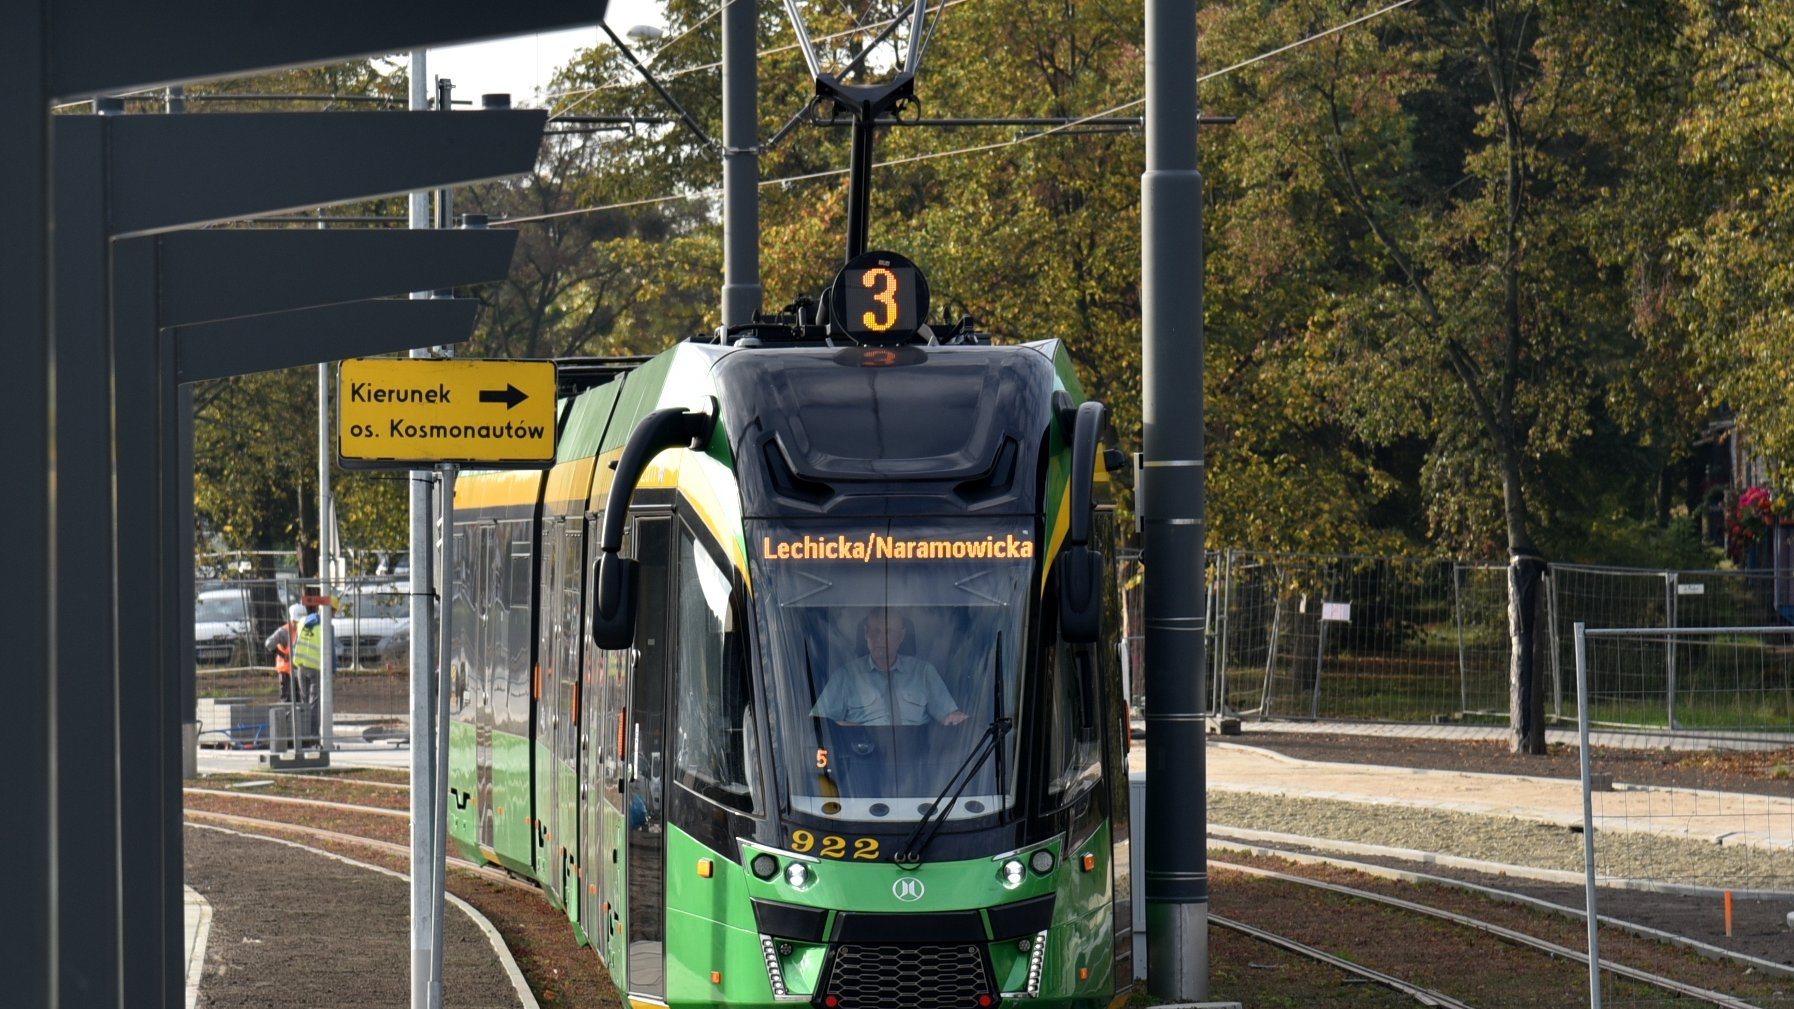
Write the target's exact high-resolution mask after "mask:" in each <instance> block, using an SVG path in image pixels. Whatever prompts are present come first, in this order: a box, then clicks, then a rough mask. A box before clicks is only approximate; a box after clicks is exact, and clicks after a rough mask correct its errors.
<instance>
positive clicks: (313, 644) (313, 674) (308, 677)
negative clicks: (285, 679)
mask: <svg viewBox="0 0 1794 1009" xmlns="http://www.w3.org/2000/svg"><path fill="white" fill-rule="evenodd" d="M323 668H324V621H323V619H322V618H321V617H319V616H318V615H317V614H316V613H311V614H307V615H306V616H305V618H304V619H303V620H301V621H299V636H298V637H297V638H295V639H294V641H293V683H294V688H295V689H296V690H297V694H296V696H297V698H298V700H299V703H301V704H305V705H308V706H310V707H311V709H312V711H313V717H316V712H317V706H318V680H319V677H320V671H321V670H322V669H323Z"/></svg>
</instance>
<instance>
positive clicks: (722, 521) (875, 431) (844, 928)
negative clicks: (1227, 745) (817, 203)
mask: <svg viewBox="0 0 1794 1009" xmlns="http://www.w3.org/2000/svg"><path fill="white" fill-rule="evenodd" d="M894 260H901V257H893V256H892V255H891V254H888V253H867V254H865V256H862V257H860V258H859V259H856V260H855V261H854V262H853V263H850V264H849V266H848V268H847V269H845V270H843V273H842V276H841V277H840V278H837V282H836V289H837V290H839V289H840V288H841V287H842V285H843V283H844V282H845V278H847V277H849V276H852V275H855V274H854V271H855V269H856V266H855V264H856V263H857V264H859V267H858V268H859V270H860V275H864V274H866V273H868V272H872V271H876V270H879V269H885V270H887V272H891V271H893V270H895V271H897V272H895V273H894V274H893V276H896V277H899V278H901V279H902V280H903V281H904V282H905V285H906V286H907V285H909V284H912V283H916V282H919V272H916V271H914V268H913V266H908V264H907V261H903V263H902V266H895V267H894V266H892V265H891V264H892V263H893V261H894ZM868 263H870V264H872V265H871V266H868V265H867V264H868ZM879 264H883V265H879ZM904 269H907V270H908V271H910V272H903V270H904ZM862 279H863V276H862ZM882 282H883V275H879V274H874V275H873V277H872V279H871V280H870V281H867V282H866V283H865V285H864V286H865V287H866V288H867V289H868V290H869V291H870V297H871V299H872V309H871V310H870V311H866V312H860V313H859V314H858V315H857V316H854V317H856V318H863V319H865V320H866V321H867V322H868V323H872V322H877V321H879V320H880V318H881V317H880V315H879V311H878V309H879V306H878V304H877V303H878V302H879V301H881V300H882V297H881V293H888V292H881V291H880V289H879V285H880V284H881V283H882ZM893 283H895V282H893ZM924 298H925V294H924ZM862 300H864V299H862ZM857 307H858V306H857V305H855V304H845V305H842V306H839V307H838V308H837V317H840V316H841V314H842V313H843V311H845V313H846V314H849V315H852V314H853V312H854V310H855V309H856V308H857ZM915 308H916V306H915V305H913V304H912V303H910V302H908V301H906V302H904V310H905V311H906V312H913V311H914V310H915ZM892 311H893V312H894V311H895V309H892ZM924 314H925V310H924ZM885 319H886V321H889V320H890V317H889V316H888V315H887V316H885ZM802 322H803V320H801V319H800V320H799V324H797V325H793V326H791V327H788V328H787V329H781V330H778V331H777V332H773V331H772V329H770V328H769V327H766V326H757V327H749V330H750V333H749V335H741V334H736V335H735V336H733V337H731V336H729V335H724V336H721V337H718V338H716V339H715V340H713V341H710V342H697V341H693V342H685V343H681V344H678V345H677V346H675V347H673V348H672V349H670V350H668V351H666V352H665V353H662V354H660V355H659V356H657V357H654V358H652V359H650V360H648V361H646V362H645V363H640V364H639V365H636V366H633V367H631V368H629V369H627V370H622V369H612V370H606V369H604V368H587V369H585V370H583V371H582V369H580V368H579V367H577V366H576V365H574V364H573V363H572V362H569V363H568V364H567V365H565V366H563V370H562V374H563V390H564V391H566V392H567V394H566V395H564V396H563V397H562V400H561V402H560V406H559V421H558V423H559V425H560V434H559V442H558V451H557V457H556V462H555V464H554V466H553V468H552V469H550V470H548V471H547V472H545V473H543V472H517V471H509V472H485V473H470V474H467V475H464V476H463V477H462V478H461V479H460V480H459V482H458V484H457V488H456V495H455V512H454V536H455V553H454V556H455V558H456V566H455V571H454V579H453V586H454V588H453V592H452V605H453V607H454V610H453V621H454V626H453V643H452V654H451V656H450V679H449V685H448V692H449V698H448V704H449V710H450V718H451V723H450V725H449V739H450V747H451V749H450V762H449V793H450V795H449V800H448V817H449V831H450V836H451V847H452V848H453V850H454V851H455V853H457V854H459V855H462V856H465V857H468V858H472V859H476V860H484V861H486V862H490V863H496V864H498V865H501V866H504V867H506V868H508V869H510V870H512V871H513V872H515V873H519V874H522V875H526V876H528V877H530V878H532V879H534V880H536V881H537V882H539V883H540V885H541V887H542V889H543V891H544V893H545V894H546V896H547V898H548V899H549V900H550V901H552V902H553V903H554V904H555V905H556V906H557V907H559V908H562V909H564V910H565V911H566V913H567V916H568V918H569V919H570V921H571V923H572V926H573V928H574V929H575V930H576V931H577V934H578V936H579V937H580V939H581V940H582V941H583V942H585V943H588V944H590V945H591V946H592V947H593V949H594V950H595V951H596V952H597V954H598V955H599V956H600V957H602V958H603V960H604V962H605V964H606V965H607V967H608V969H609V970H610V972H611V973H612V975H613V976H614V977H615V979H616V983H617V986H618V989H619V990H620V991H622V992H624V993H626V995H627V997H628V998H629V1000H630V1002H631V1003H632V1004H634V1005H635V1006H660V1005H672V1006H695V1005H704V1004H729V1005H742V1006H761V1007H767V1009H774V1007H777V1006H780V1005H781V1004H788V1003H794V1002H808V1003H810V1004H811V1005H813V1006H816V1007H818V1009H872V1007H880V1009H990V1007H993V1006H997V1005H1013V1006H1036V1005H1038V1006H1042V1007H1058V1006H1073V1007H1104V1006H1108V1005H1111V1004H1112V1003H1113V1002H1115V1001H1116V1000H1117V995H1118V992H1120V991H1122V990H1123V989H1125V988H1127V987H1129V986H1130V985H1131V984H1132V980H1133V973H1132V969H1131V963H1130V958H1131V945H1132V940H1131V935H1130V931H1131V930H1130V910H1129V900H1128V894H1129V860H1128V849H1127V843H1126V842H1127V837H1128V831H1127V774H1126V759H1125V750H1126V747H1127V745H1128V744H1127V738H1128V736H1127V721H1126V707H1125V703H1124V697H1123V694H1122V689H1121V685H1120V678H1119V675H1118V671H1117V668H1116V662H1117V656H1118V649H1117V647H1116V645H1117V643H1118V638H1117V633H1118V623H1119V621H1118V619H1117V616H1116V613H1117V605H1118V603H1117V595H1116V592H1115V587H1114V585H1113V580H1112V578H1111V576H1110V575H1109V573H1108V569H1107V566H1106V565H1105V563H1104V562H1103V557H1104V556H1105V555H1107V556H1110V557H1112V556H1113V553H1112V552H1111V551H1109V550H1108V549H1106V544H1105V541H1106V540H1108V539H1109V538H1111V537H1112V536H1113V534H1114V528H1113V517H1112V512H1111V511H1110V510H1109V508H1108V506H1107V505H1106V504H1105V503H1104V502H1105V501H1106V499H1107V482H1108V476H1107V474H1108V472H1109V470H1110V469H1111V468H1112V467H1113V466H1114V465H1116V463H1117V461H1118V453H1115V452H1114V451H1113V450H1112V449H1109V450H1103V449H1101V448H1099V441H1098V438H1099V435H1100V434H1101V431H1100V428H1101V427H1102V426H1103V424H1104V419H1103V410H1102V407H1101V406H1100V405H1098V404H1096V403H1086V402H1084V401H1083V395H1082V391H1081V388H1080V385H1079V383H1078V380H1077V378H1076V376H1075V374H1074V372H1073V369H1072V366H1071V363H1070V359H1069V358H1068V356H1067V354H1066V352H1065V350H1064V348H1063V347H1062V346H1060V345H1059V344H1058V343H1057V342H1055V341H1046V342H1038V343H1029V344H1025V345H1019V346H991V345H989V344H988V342H987V341H985V340H983V339H982V338H980V337H977V336H975V335H971V334H966V333H957V334H953V335H951V337H950V338H947V339H941V338H939V337H937V336H936V335H935V334H933V333H930V332H929V331H927V330H926V328H925V327H918V328H917V329H914V330H912V331H910V332H909V339H908V340H907V341H903V340H899V341H896V342H892V341H882V342H878V343H876V344H874V343H872V342H868V343H856V342H853V341H851V340H835V341H830V340H827V339H811V338H809V337H811V336H814V335H815V334H816V333H817V332H818V328H817V327H816V326H815V325H809V326H805V325H803V324H802ZM967 323H968V324H969V320H968V321H967ZM850 329H851V327H850ZM781 333H782V334H784V335H785V336H787V337H789V338H779V337H780V334H781ZM850 335H851V334H850ZM858 335H862V336H864V335H879V334H864V333H862V334H858ZM885 335H888V334H885ZM831 342H834V343H839V344H840V345H839V346H832V345H830V343H831ZM582 374H584V375H585V378H583V379H581V378H580V375H582ZM568 376H572V378H571V379H569V378H568ZM570 385H571V386H572V388H571V389H569V386H570Z"/></svg>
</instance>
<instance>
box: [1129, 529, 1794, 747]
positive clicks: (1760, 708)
mask: <svg viewBox="0 0 1794 1009" xmlns="http://www.w3.org/2000/svg"><path fill="white" fill-rule="evenodd" d="M1141 563H1142V562H1141V560H1140V558H1139V557H1137V556H1123V557H1122V558H1121V559H1120V562H1119V566H1118V575H1119V578H1120V580H1121V583H1122V585H1123V587H1124V594H1123V595H1124V605H1123V619H1122V624H1123V632H1124V640H1125V645H1126V647H1125V649H1124V651H1125V656H1126V668H1127V669H1128V670H1129V672H1130V674H1131V681H1132V687H1133V690H1134V692H1135V695H1136V697H1137V696H1139V695H1140V694H1141V693H1143V692H1144V691H1146V690H1150V684H1149V683H1146V682H1145V680H1146V676H1145V674H1144V663H1143V658H1144V634H1143V630H1142V623H1143V621H1142V618H1143V612H1144V611H1143V603H1144V593H1143V589H1142V586H1141V582H1142V578H1141V577H1140V574H1141ZM1207 585H1208V589H1207V591H1208V614H1209V620H1208V663H1209V666H1208V673H1209V685H1210V691H1211V693H1210V698H1209V703H1210V710H1211V711H1215V712H1218V713H1223V714H1227V715H1233V716H1238V717H1245V718H1266V719H1270V718H1286V719H1345V720H1368V721H1392V722H1447V721H1450V722H1487V723H1493V724H1501V723H1505V722H1506V721H1507V717H1508V676H1509V673H1508V669H1509V664H1510V656H1511V650H1512V649H1511V645H1510V638H1509V631H1508V568H1507V565H1505V564H1501V563H1489V562H1472V561H1458V560H1449V559H1439V558H1411V557H1367V556H1350V555H1336V556H1318V555H1304V554H1274V553H1264V552H1259V551H1245V550H1227V551H1216V552H1214V553H1211V554H1210V555H1209V558H1208V580H1207ZM1543 588H1544V591H1543V593H1542V599H1543V603H1542V605H1541V609H1540V611H1539V614H1538V633H1539V634H1540V635H1541V637H1542V644H1541V646H1540V650H1539V654H1540V658H1541V662H1542V664H1543V667H1544V668H1543V669H1542V671H1541V672H1542V676H1543V678H1544V688H1545V691H1546V693H1545V707H1546V713H1547V717H1548V718H1551V719H1553V720H1557V721H1562V722H1566V723H1567V722H1570V721H1572V720H1574V719H1575V718H1576V716H1577V710H1576V701H1575V696H1574V689H1575V687H1574V675H1573V669H1574V661H1575V657H1574V652H1573V649H1574V641H1573V634H1572V627H1573V626H1574V625H1575V624H1577V623H1583V624H1586V625H1587V626H1589V627H1631V628H1638V627H1649V628H1657V629H1660V630H1667V629H1675V628H1710V627H1721V626H1756V625H1769V626H1774V625H1779V624H1781V623H1782V622H1783V618H1782V615H1781V612H1780V609H1779V607H1778V605H1777V603H1778V599H1777V597H1776V588H1777V585H1776V580H1775V575H1774V573H1773V572H1769V571H1728V570H1713V571H1668V570H1644V569H1637V568H1613V567H1594V566H1586V565H1574V564H1554V565H1552V566H1551V567H1550V568H1549V569H1548V571H1547V573H1546V575H1545V581H1544V586H1543ZM1790 686H1791V684H1790V671H1789V668H1788V666H1787V664H1786V662H1785V661H1784V662H1782V663H1780V664H1776V663H1768V662H1766V663H1764V664H1762V665H1760V666H1743V665H1737V664H1728V663H1726V662H1719V661H1715V653H1714V651H1713V649H1711V648H1702V647H1697V646H1693V645H1691V644H1690V643H1689V642H1687V641H1684V640H1683V639H1682V638H1681V637H1679V636H1677V635H1666V636H1664V638H1663V640H1662V641H1661V642H1659V643H1657V644H1656V645H1654V646H1652V647H1651V648H1638V649H1634V650H1632V651H1631V652H1630V653H1629V654H1628V656H1627V657H1626V660H1625V664H1624V665H1621V666H1616V667H1615V668H1613V669H1611V670H1609V671H1607V672H1606V673H1605V674H1604V676H1603V677H1602V678H1601V680H1600V682H1598V683H1597V684H1596V685H1595V689H1594V693H1593V694H1592V695H1591V699H1590V703H1591V705H1592V706H1593V708H1592V712H1591V713H1592V715H1593V717H1594V718H1595V719H1596V721H1597V723H1600V724H1604V725H1608V726H1612V727H1616V728H1638V729H1657V730H1660V729H1672V730H1687V731H1693V732H1701V733H1706V732H1710V731H1764V732H1771V733H1775V732H1780V731H1782V730H1783V729H1785V727H1786V726H1788V725H1790V724H1794V705H1791V704H1790V695H1789V691H1790Z"/></svg>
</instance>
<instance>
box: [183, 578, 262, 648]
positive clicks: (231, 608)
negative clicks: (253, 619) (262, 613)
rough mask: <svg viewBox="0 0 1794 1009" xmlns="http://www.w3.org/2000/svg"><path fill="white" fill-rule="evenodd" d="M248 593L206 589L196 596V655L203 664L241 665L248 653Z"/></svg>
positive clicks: (194, 612) (194, 643)
mask: <svg viewBox="0 0 1794 1009" xmlns="http://www.w3.org/2000/svg"><path fill="white" fill-rule="evenodd" d="M249 638H250V633H249V592H248V590H246V589H241V588H236V589H206V590H205V591H203V592H201V593H199V594H198V595H197V596H195V597H194V606H193V657H194V660H195V661H196V662H198V663H199V664H200V665H205V666H220V665H225V664H227V663H234V664H237V665H242V664H244V662H245V661H246V660H247V658H248V655H249Z"/></svg>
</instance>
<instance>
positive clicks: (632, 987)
mask: <svg viewBox="0 0 1794 1009" xmlns="http://www.w3.org/2000/svg"><path fill="white" fill-rule="evenodd" d="M672 543H673V537H672V518H671V517H670V516H654V517H645V518H639V519H637V520H636V523H635V558H636V561H637V562H638V563H640V565H641V582H640V589H639V592H640V594H639V597H638V605H637V610H636V613H637V616H636V628H635V663H634V668H633V669H631V670H630V683H629V710H628V721H627V734H628V748H629V756H628V765H627V768H626V770H627V778H628V792H627V800H626V805H625V807H624V816H625V817H626V821H625V822H626V825H627V826H626V831H625V832H626V833H627V834H628V836H629V842H628V854H627V855H626V858H627V863H626V865H625V869H626V871H627V873H628V883H627V886H628V890H629V915H628V919H629V921H628V931H629V974H628V987H629V991H630V993H631V994H635V995H646V996H650V997H653V998H657V999H664V998H665V997H666V961H665V941H666V917H665V911H664V910H663V908H662V905H663V904H664V903H665V899H666V898H665V892H666V888H665V878H666V850H665V847H664V845H665V843H666V830H665V825H666V824H665V818H664V808H663V805H662V802H663V796H664V794H665V793H664V790H663V785H662V782H663V779H664V778H665V773H666V764H667V760H666V668H667V659H668V653H669V651H670V648H669V645H670V643H671V642H670V639H669V637H668V628H669V626H670V625H669V622H668V620H669V617H668V613H669V610H670V609H671V607H670V606H669V605H668V599H667V586H668V584H669V582H670V579H669V577H668V576H669V569H670V567H671V562H672Z"/></svg>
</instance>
